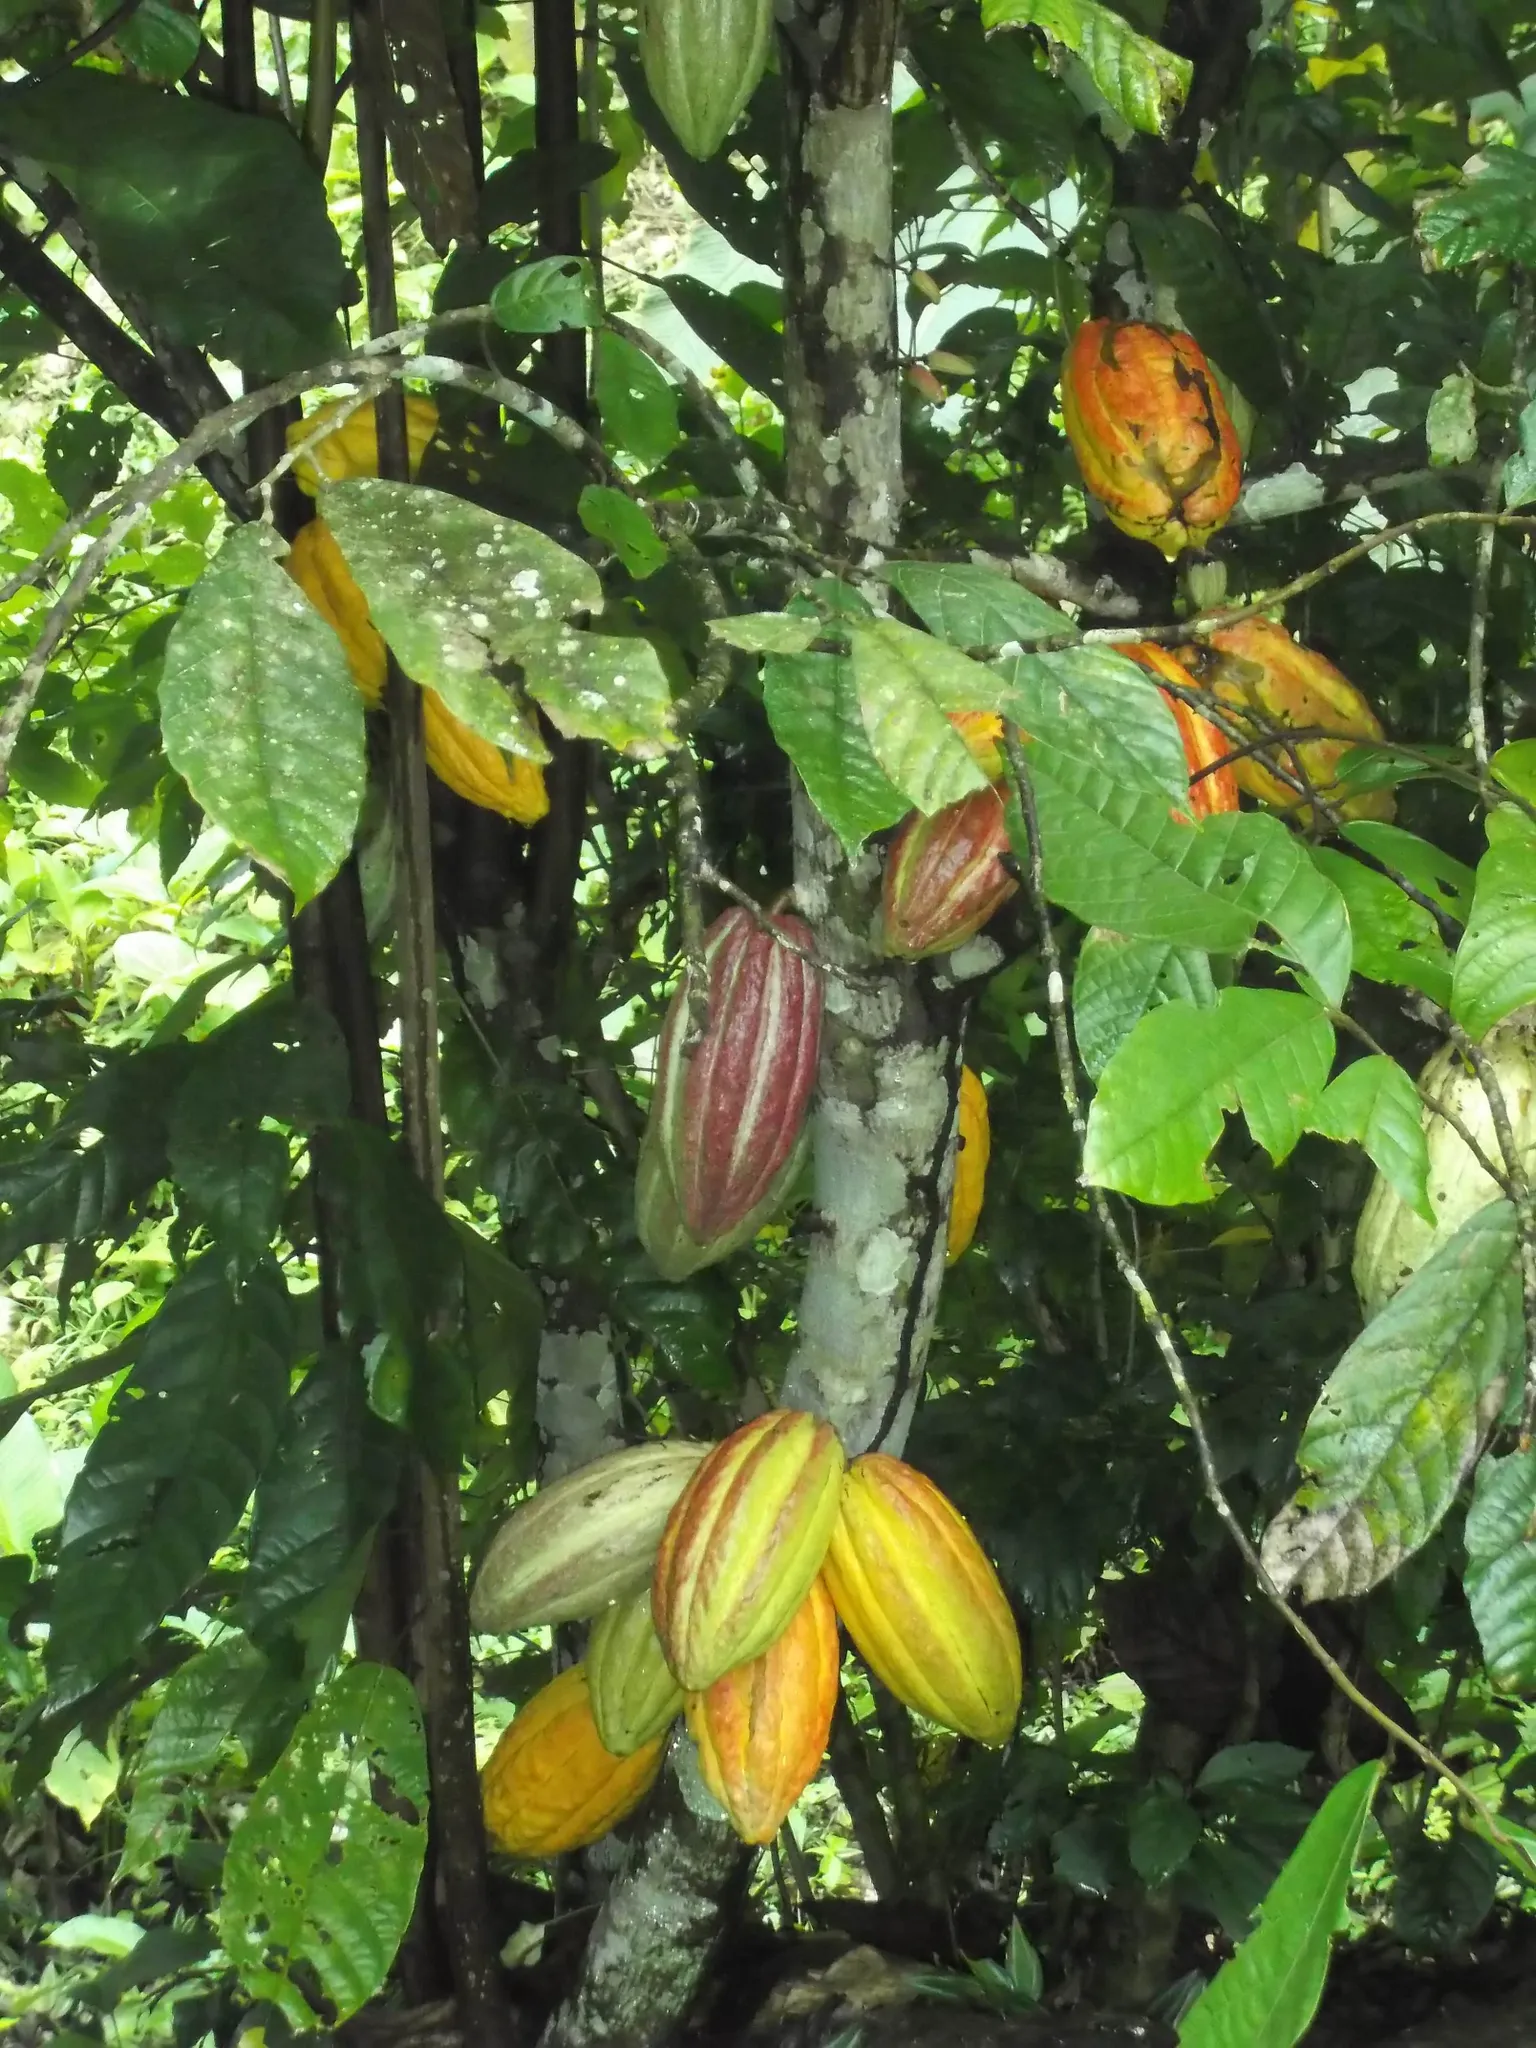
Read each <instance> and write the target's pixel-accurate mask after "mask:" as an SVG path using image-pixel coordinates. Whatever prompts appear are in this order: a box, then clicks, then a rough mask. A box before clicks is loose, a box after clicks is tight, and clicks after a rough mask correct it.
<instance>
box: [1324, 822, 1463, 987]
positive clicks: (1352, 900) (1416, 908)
mask: <svg viewBox="0 0 1536 2048" xmlns="http://www.w3.org/2000/svg"><path fill="white" fill-rule="evenodd" d="M1311 853H1312V859H1313V861H1314V863H1315V864H1316V866H1317V869H1318V872H1319V873H1320V874H1321V875H1323V876H1324V877H1325V878H1326V879H1327V880H1328V881H1329V882H1331V883H1332V884H1333V886H1334V888H1335V889H1337V890H1338V892H1339V894H1340V895H1341V896H1342V897H1343V899H1344V903H1345V907H1346V908H1347V910H1348V912H1349V928H1350V932H1351V935H1352V937H1353V939H1354V966H1355V971H1356V973H1357V974H1363V975H1365V976H1366V977H1367V978H1368V979H1369V980H1371V981H1384V982H1386V983H1387V984H1388V985H1389V986H1390V987H1392V988H1416V989H1419V990H1420V991H1422V993H1423V994H1425V995H1427V996H1428V997H1429V998H1430V1000H1431V1001H1432V1002H1436V1003H1439V1004H1440V1005H1441V1006H1442V1007H1444V1006H1445V1005H1447V1004H1449V1002H1450V1000H1451V955H1450V953H1449V951H1448V950H1447V948H1446V943H1445V940H1444V939H1443V938H1442V937H1441V936H1440V927H1439V926H1438V924H1436V922H1435V920H1434V918H1433V917H1431V915H1430V913H1429V912H1428V911H1427V910H1426V909H1425V908H1424V906H1423V905H1422V904H1421V903H1415V902H1414V901H1413V899H1412V897H1411V896H1405V895H1404V894H1403V892H1402V890H1401V889H1399V888H1398V886H1397V884H1396V882H1394V881H1392V880H1390V879H1389V878H1388V877H1387V876H1386V875H1381V874H1378V873H1377V872H1376V870H1375V869H1374V868H1368V867H1365V866H1363V865H1362V864H1361V862H1359V861H1357V860H1352V859H1351V858H1350V856H1349V855H1348V854H1347V853H1341V852H1339V850H1338V849H1337V847H1332V846H1314V847H1313V848H1312V849H1311Z"/></svg>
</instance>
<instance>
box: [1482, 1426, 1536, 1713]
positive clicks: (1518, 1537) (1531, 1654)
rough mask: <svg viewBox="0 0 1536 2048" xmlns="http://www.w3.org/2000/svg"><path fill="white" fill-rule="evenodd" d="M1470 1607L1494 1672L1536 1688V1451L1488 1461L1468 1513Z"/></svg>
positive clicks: (1509, 1684) (1502, 1684) (1520, 1687)
mask: <svg viewBox="0 0 1536 2048" xmlns="http://www.w3.org/2000/svg"><path fill="white" fill-rule="evenodd" d="M1466 1542H1467V1568H1466V1573H1465V1584H1466V1589H1467V1605H1468V1606H1469V1607H1470V1608H1471V1610H1472V1620H1473V1622H1474V1624H1475V1625H1476V1628H1477V1636H1478V1641H1479V1642H1480V1643H1481V1644H1482V1646H1483V1656H1484V1658H1485V1659H1486V1660H1487V1664H1488V1675H1489V1677H1490V1678H1491V1679H1492V1680H1493V1683H1494V1684H1495V1685H1496V1686H1497V1687H1499V1688H1500V1689H1501V1690H1502V1691H1506V1692H1529V1691H1530V1690H1531V1688H1532V1687H1533V1686H1536V1451H1511V1453H1510V1454H1509V1456H1508V1457H1507V1458H1484V1459H1483V1461H1482V1463H1481V1464H1480V1465H1479V1466H1478V1468H1477V1484H1476V1487H1475V1489H1474V1491H1473V1495H1472V1505H1471V1507H1470V1508H1469V1509H1468V1510H1467V1530H1466Z"/></svg>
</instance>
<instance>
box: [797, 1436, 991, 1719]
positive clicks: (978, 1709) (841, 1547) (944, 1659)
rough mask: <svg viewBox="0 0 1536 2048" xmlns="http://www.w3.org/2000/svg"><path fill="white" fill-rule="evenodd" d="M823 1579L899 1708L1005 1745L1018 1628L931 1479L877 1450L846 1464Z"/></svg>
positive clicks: (965, 1527) (961, 1522) (966, 1529)
mask: <svg viewBox="0 0 1536 2048" xmlns="http://www.w3.org/2000/svg"><path fill="white" fill-rule="evenodd" d="M824 1571H825V1575H826V1581H827V1586H828V1589H829V1590H830V1592H831V1594H832V1598H833V1600H834V1601H835V1602H836V1603H837V1612H838V1615H839V1618H840V1619H841V1621H842V1623H843V1626H844V1627H845V1628H846V1629H847V1631H848V1633H849V1635H851V1636H852V1638H853V1641H854V1645H855V1647H856V1648H857V1650H858V1652H859V1655H860V1656H861V1657H862V1658H863V1659H864V1661H865V1663H866V1664H867V1665H868V1666H869V1668H870V1670H871V1671H873V1673H874V1674H875V1676H876V1678H878V1679H879V1680H880V1681H881V1683H882V1684H883V1685H885V1686H888V1687H889V1689H890V1690H891V1691H892V1692H893V1693H895V1695H896V1697H897V1699H899V1700H901V1701H903V1702H904V1703H905V1704H906V1705H907V1706H909V1707H913V1708H915V1709H916V1710H917V1712H918V1713H920V1714H926V1715H927V1716H928V1718H929V1720H930V1721H937V1722H938V1723H939V1724H940V1726H941V1727H944V1728H953V1729H954V1730H955V1731H956V1733H957V1734H960V1735H969V1736H971V1737H973V1738H974V1740H975V1741H977V1742H987V1743H991V1744H993V1745H998V1744H1001V1743H1004V1742H1006V1741H1007V1740H1008V1737H1009V1736H1010V1735H1011V1734H1012V1732H1013V1725H1014V1723H1015V1721H1016V1720H1017V1719H1018V1715H1019V1699H1020V1696H1021V1693H1022V1690H1023V1682H1024V1681H1023V1658H1022V1655H1021V1652H1020V1649H1019V1632H1018V1628H1017V1626H1016V1625H1015V1623H1014V1619H1013V1613H1012V1610H1011V1609H1010V1607H1009V1605H1008V1601H1007V1599H1006V1597H1005V1595H1004V1593H1003V1589H1002V1585H1001V1584H1000V1582H999V1580H998V1576H997V1573H996V1572H995V1571H994V1570H993V1569H992V1566H991V1563H990V1562H989V1560H988V1558H987V1556H986V1553H985V1552H984V1551H983V1550H982V1548H981V1545H980V1544H979V1543H978V1542H977V1541H976V1538H975V1537H974V1536H973V1535H972V1533H971V1529H970V1525H969V1524H968V1523H967V1521H966V1520H965V1517H964V1516H963V1515H962V1514H961V1513H960V1511H959V1509H958V1508H956V1507H955V1506H954V1505H953V1504H952V1503H951V1502H950V1501H948V1500H947V1499H946V1498H945V1497H944V1495H943V1494H942V1493H940V1491H939V1489H938V1488H937V1487H936V1486H935V1485H934V1483H933V1481H932V1480H931V1479H925V1478H924V1476H923V1474H922V1473H921V1472H918V1471H915V1470H914V1469H913V1467H912V1466H910V1465H905V1464H903V1463H902V1461H901V1460H900V1459H899V1458H891V1457H887V1456H886V1455H885V1454H884V1453H883V1452H881V1451H866V1452H865V1454H864V1456H863V1457H861V1458H855V1459H854V1461H853V1463H852V1464H851V1465H850V1466H849V1468H848V1471H847V1474H846V1476H845V1478H844V1480H843V1504H842V1513H841V1515H840V1516H839V1518H838V1523H837V1527H836V1528H835V1529H834V1530H833V1532H832V1541H831V1544H830V1546H829V1548H828V1551H827V1559H826V1564H825V1566H824Z"/></svg>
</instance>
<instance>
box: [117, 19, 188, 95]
mask: <svg viewBox="0 0 1536 2048" xmlns="http://www.w3.org/2000/svg"><path fill="white" fill-rule="evenodd" d="M112 40H113V42H114V43H115V44H116V45H117V47H118V49H120V50H121V51H122V53H123V55H124V56H125V57H126V58H127V59H128V62H129V63H130V64H131V65H132V66H133V67H134V69H135V70H136V71H140V72H142V73H143V74H144V76H145V77H146V78H153V79H156V80H163V81H164V82H166V83H170V82H171V81H172V80H174V79H178V78H181V77H183V76H184V75H185V74H186V73H187V72H188V71H190V70H191V69H192V66H193V65H194V64H195V63H196V62H197V50H198V44H199V43H200V42H201V41H202V37H201V35H200V33H199V25H198V19H197V16H196V15H195V14H189V13H186V12H184V11H183V10H182V9H181V8H179V7H174V6H172V5H171V0H139V4H138V6H137V7H135V8H134V10H133V13H132V14H131V15H130V16H129V17H128V19H127V20H126V21H125V22H124V23H123V24H122V26H121V27H120V28H119V29H118V30H117V32H116V33H115V34H114V36H113V38H112Z"/></svg>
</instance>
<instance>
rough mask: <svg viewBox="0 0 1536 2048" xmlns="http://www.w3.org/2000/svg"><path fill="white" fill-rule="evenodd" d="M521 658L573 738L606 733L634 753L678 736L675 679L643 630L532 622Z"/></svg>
mask: <svg viewBox="0 0 1536 2048" xmlns="http://www.w3.org/2000/svg"><path fill="white" fill-rule="evenodd" d="M517 658H518V660H519V661H520V662H521V663H522V665H523V680H524V684H525V686H526V688H527V691H528V694H529V696H530V697H534V698H536V699H537V700H538V702H539V703H540V704H542V705H543V707H544V709H545V710H546V711H547V712H548V713H549V716H550V719H551V721H552V722H553V723H554V724H555V725H556V726H557V727H558V728H559V730H560V731H561V732H563V733H565V734H566V735H567V737H568V738H571V739H588V740H603V741H605V742H606V743H607V745H609V746H610V747H617V748H619V749H620V750H621V751H622V752H624V753H628V754H633V755H635V756H636V757H645V756H652V755H656V754H660V753H663V752H665V751H666V749H667V748H668V747H671V746H673V745H675V744H676V734H675V733H674V732H673V730H672V685H671V684H670V683H669V682H668V680H667V672H666V670H665V669H664V668H663V667H662V665H661V656H660V655H659V654H658V653H657V652H656V650H655V648H654V647H653V646H652V645H651V643H650V641H649V640H643V639H641V637H640V636H639V634H637V633H629V634H620V633H580V632H578V631H577V630H576V628H575V627H574V626H542V627H537V628H531V629H530V630H529V631H528V632H526V633H525V634H524V635H523V637H522V639H521V641H520V642H519V645H518V650H517Z"/></svg>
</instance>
